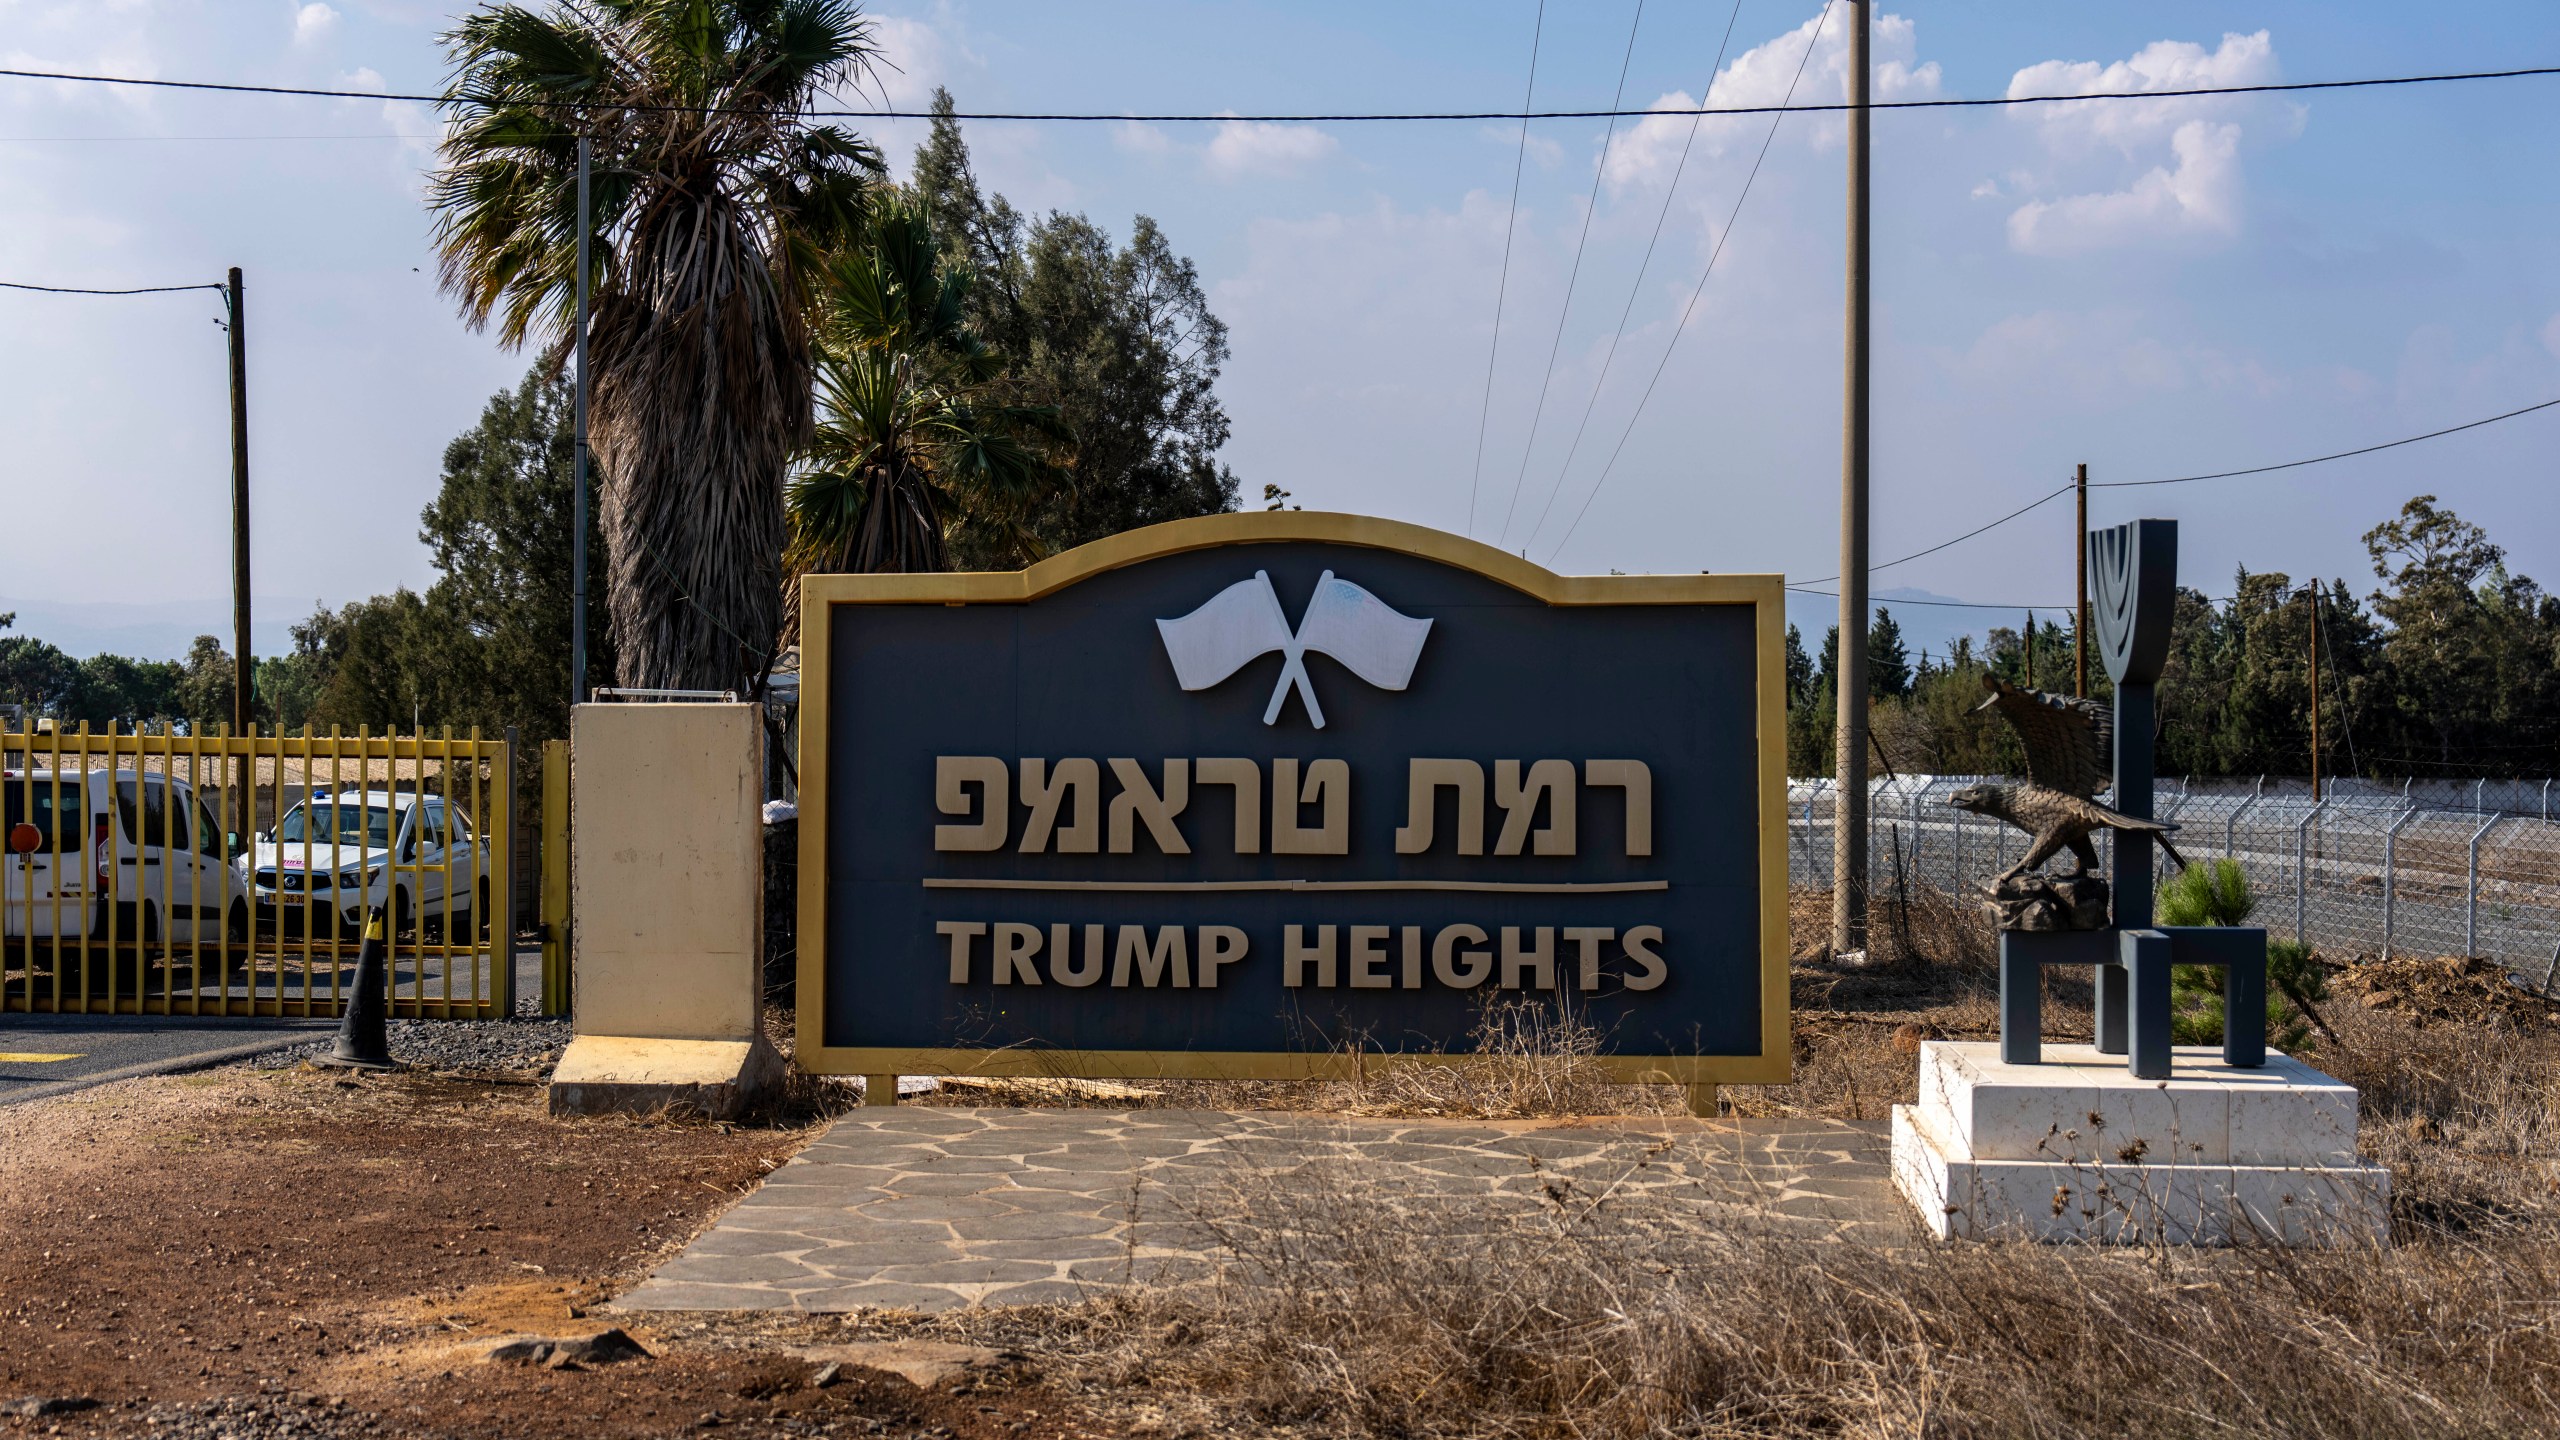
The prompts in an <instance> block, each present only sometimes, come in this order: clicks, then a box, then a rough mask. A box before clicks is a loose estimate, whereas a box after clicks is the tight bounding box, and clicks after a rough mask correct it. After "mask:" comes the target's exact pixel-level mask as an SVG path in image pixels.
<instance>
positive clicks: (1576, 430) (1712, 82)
mask: <svg viewBox="0 0 2560 1440" xmlns="http://www.w3.org/2000/svg"><path fill="white" fill-rule="evenodd" d="M1741 18H1742V0H1733V10H1732V12H1731V13H1730V14H1728V15H1726V16H1725V21H1724V38H1723V39H1722V40H1720V41H1718V42H1716V58H1715V63H1714V64H1712V65H1710V66H1708V67H1707V83H1706V84H1705V85H1703V86H1701V87H1699V91H1698V95H1699V98H1700V99H1701V100H1702V101H1703V100H1704V99H1706V98H1707V97H1708V96H1710V95H1712V94H1713V93H1714V91H1715V88H1716V76H1717V75H1718V74H1720V73H1722V72H1723V70H1724V57H1725V52H1726V51H1727V50H1728V49H1730V48H1731V47H1732V45H1733V26H1734V22H1735V21H1737V20H1740V19H1741ZM1704 123H1706V116H1705V114H1704V113H1703V112H1701V113H1700V114H1697V115H1694V116H1692V117H1690V120H1689V138H1688V139H1686V140H1683V141H1681V142H1680V159H1679V162H1678V163H1677V164H1675V165H1673V166H1672V167H1671V183H1670V184H1669V185H1666V186H1664V187H1663V191H1662V208H1661V209H1660V210H1658V211H1655V212H1654V216H1653V235H1652V236H1651V238H1649V239H1647V240H1646V241H1645V242H1644V259H1643V260H1641V261H1639V262H1637V264H1636V278H1635V281H1634V283H1633V284H1630V285H1629V286H1627V303H1626V304H1625V305H1623V306H1621V307H1620V308H1619V310H1618V326H1617V328H1616V329H1615V330H1612V331H1611V332H1609V348H1608V350H1607V351H1606V352H1605V353H1603V354H1602V355H1601V357H1600V375H1599V378H1597V379H1595V380H1593V381H1592V382H1591V396H1590V398H1589V399H1587V400H1585V401H1583V402H1582V419H1581V420H1580V421H1579V422H1578V423H1576V424H1575V425H1574V427H1573V443H1572V444H1570V445H1567V446H1566V447H1565V448H1564V463H1563V464H1562V465H1559V466H1557V467H1556V481H1555V484H1553V485H1551V486H1549V487H1547V503H1546V504H1544V505H1541V506H1539V507H1538V523H1537V524H1535V525H1532V526H1530V527H1529V539H1530V541H1531V542H1532V543H1534V542H1535V541H1536V540H1537V538H1538V536H1539V534H1540V533H1542V532H1543V531H1545V529H1546V528H1547V516H1548V515H1549V514H1550V513H1551V512H1553V511H1554V509H1555V508H1556V497H1557V496H1559V495H1562V494H1563V493H1564V478H1565V476H1567V475H1569V474H1571V473H1572V472H1573V457H1574V456H1576V455H1579V454H1581V453H1582V436H1583V432H1585V431H1587V430H1589V429H1590V428H1591V412H1592V411H1594V410H1596V409H1598V408H1599V407H1600V392H1601V391H1602V390H1603V389H1605V388H1607V386H1608V384H1609V368H1610V367H1611V366H1612V365H1615V364H1616V363H1617V360H1618V342H1620V341H1622V340H1624V339H1626V338H1627V320H1628V318H1629V317H1631V316H1633V315H1634V314H1635V313H1636V297H1637V296H1639V295H1641V294H1643V293H1644V277H1645V276H1646V274H1648V273H1649V272H1651V270H1652V269H1653V252H1654V247H1656V246H1658V245H1660V244H1661V243H1662V226H1663V222H1664V221H1666V220H1669V219H1670V218H1671V202H1672V200H1673V199H1674V198H1675V197H1676V196H1678V195H1679V193H1680V177H1682V176H1683V175H1686V174H1687V173H1689V150H1690V147H1692V146H1694V145H1696V144H1697V143H1698V127H1699V126H1701V125H1703V124H1704ZM1594 193H1597V192H1594Z"/></svg>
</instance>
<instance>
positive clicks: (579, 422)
mask: <svg viewBox="0 0 2560 1440" xmlns="http://www.w3.org/2000/svg"><path fill="white" fill-rule="evenodd" d="M594 148H595V147H594V142H593V141H591V140H589V139H588V138H587V137H586V136H584V135H581V136H579V137H578V337H577V351H578V358H577V366H578V377H577V382H576V384H575V386H574V387H573V388H574V389H575V391H576V397H577V398H576V399H574V400H573V401H571V402H570V427H569V428H570V444H569V453H570V455H571V456H572V457H573V459H574V461H575V463H574V464H573V466H572V467H571V468H572V469H573V470H575V471H576V474H575V475H574V476H573V477H572V478H571V480H570V482H569V485H570V489H569V703H570V704H572V705H583V704H585V703H586V701H587V237H588V234H589V232H590V231H591V230H592V228H593V222H592V220H591V218H590V216H589V215H588V212H587V167H588V163H589V161H590V159H591V156H592V152H593V150H594Z"/></svg>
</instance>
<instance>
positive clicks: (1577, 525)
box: [1522, 0, 1833, 564]
mask: <svg viewBox="0 0 2560 1440" xmlns="http://www.w3.org/2000/svg"><path fill="white" fill-rule="evenodd" d="M1832 4H1833V0H1823V3H1822V13H1821V14H1820V15H1817V16H1815V17H1814V21H1813V33H1812V34H1810V35H1808V36H1806V37H1805V42H1804V55H1803V56H1802V57H1801V58H1799V59H1798V60H1797V61H1796V73H1795V74H1794V75H1792V76H1790V77H1788V79H1787V95H1786V98H1787V99H1789V100H1793V99H1794V98H1795V94H1796V86H1797V85H1799V84H1801V83H1803V80H1804V72H1805V67H1806V66H1808V65H1810V64H1812V63H1813V52H1814V47H1815V46H1817V45H1819V44H1820V43H1821V42H1822V32H1823V29H1824V27H1825V26H1827V25H1828V24H1830V21H1831V10H1832ZM1777 110H1778V112H1779V113H1777V114H1774V115H1772V116H1770V118H1769V133H1768V134H1766V135H1764V136H1762V137H1760V153H1759V154H1758V155H1756V156H1754V157H1753V158H1752V161H1751V172H1750V173H1749V174H1747V175H1745V176H1743V177H1742V191H1741V193H1740V194H1738V195H1736V196H1734V197H1733V210H1732V212H1731V213H1730V214H1728V215H1726V216H1725V220H1724V229H1723V231H1722V232H1721V233H1719V234H1718V235H1717V236H1716V246H1715V248H1714V249H1713V250H1710V251H1708V252H1707V268H1706V269H1705V270H1704V271H1703V272H1701V273H1700V274H1699V276H1698V284H1697V288H1695V289H1693V290H1691V291H1690V292H1689V303H1688V304H1686V305H1684V306H1682V307H1681V308H1680V323H1679V324H1677V325H1674V326H1672V327H1671V340H1670V343H1668V344H1666V345H1664V346H1663V347H1662V359H1661V360H1660V361H1658V362H1656V363H1655V365H1654V367H1653V378H1652V379H1650V380H1647V381H1646V382H1645V383H1644V393H1643V394H1642V395H1639V396H1637V397H1636V408H1635V411H1634V413H1632V414H1630V415H1628V416H1627V428H1625V429H1624V430H1621V431H1619V432H1618V443H1617V445H1616V446H1615V447H1613V448H1612V449H1611V450H1610V451H1609V461H1608V463H1607V464H1605V465H1602V466H1601V467H1600V478H1599V479H1597V480H1594V481H1592V482H1591V490H1590V492H1589V493H1588V494H1585V495H1584V496H1583V497H1582V508H1581V509H1579V510H1576V511H1575V512H1573V523H1572V524H1570V525H1567V526H1566V527H1565V529H1564V535H1563V537H1562V538H1560V539H1558V540H1557V541H1556V548H1555V549H1553V550H1550V551H1548V552H1547V560H1548V563H1550V564H1553V563H1554V561H1555V557H1556V556H1558V555H1561V554H1563V553H1564V547H1565V546H1566V545H1567V544H1569V543H1571V542H1572V540H1573V532H1575V531H1576V530H1579V529H1581V528H1582V517H1583V516H1585V515H1588V514H1590V513H1591V502H1592V501H1594V500H1596V499H1598V498H1600V487H1602V486H1603V485H1606V484H1608V483H1609V475H1610V473H1611V472H1612V471H1614V470H1616V469H1617V468H1618V457H1619V456H1620V455H1623V454H1625V453H1626V449H1627V437H1628V436H1630V435H1633V434H1635V433H1636V421H1638V420H1640V419H1642V418H1644V407H1645V406H1646V404H1647V403H1649V402H1650V401H1651V400H1652V399H1653V391H1654V387H1655V386H1657V385H1660V384H1661V383H1662V372H1663V371H1665V370H1667V369H1669V368H1671V355H1672V352H1673V351H1675V350H1677V349H1679V348H1680V336H1681V335H1682V334H1683V333H1684V332H1686V331H1687V330H1688V328H1689V317H1690V316H1691V315H1694V314H1696V313H1697V309H1698V298H1699V297H1700V296H1702V295H1704V294H1706V293H1707V281H1709V280H1710V279H1712V278H1714V276H1715V273H1716V262H1717V261H1719V260H1721V259H1723V258H1724V247H1725V245H1726V243H1727V242H1728V241H1730V240H1732V239H1733V227H1734V222H1736V221H1738V220H1740V219H1741V218H1742V207H1743V205H1744V203H1745V202H1747V201H1749V200H1750V199H1751V186H1752V184H1753V182H1755V181H1757V180H1758V179H1759V178H1760V167H1761V166H1762V165H1763V164H1766V163H1767V162H1768V159H1769V147H1770V146H1771V145H1773V144H1775V143H1777V139H1778V126H1779V125H1780V124H1781V123H1783V122H1784V121H1785V120H1786V118H1787V117H1786V113H1785V110H1786V107H1785V106H1783V105H1781V106H1779V107H1777ZM1558 483H1559V484H1561V483H1562V481H1561V480H1559V481H1558ZM1529 538H1530V539H1531V540H1532V541H1535V540H1536V539H1537V538H1538V537H1537V536H1536V535H1535V534H1532V535H1531V536H1530V537H1529ZM1522 548H1523V549H1526V548H1527V547H1526V546H1523V547H1522Z"/></svg>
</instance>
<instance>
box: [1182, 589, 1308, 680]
mask: <svg viewBox="0 0 2560 1440" xmlns="http://www.w3.org/2000/svg"><path fill="white" fill-rule="evenodd" d="M1156 629H1158V630H1159V631H1162V632H1163V634H1164V653H1165V654H1166V655H1167V656H1168V657H1170V658H1171V659H1172V661H1173V675H1174V678H1175V679H1176V680H1178V681H1180V682H1181V683H1182V688H1183V689H1185V690H1206V689H1208V688H1209V687H1210V686H1212V685H1215V684H1217V683H1218V682H1219V681H1221V680H1224V679H1226V678H1227V677H1228V676H1230V675H1233V674H1234V673H1236V672H1237V671H1238V670H1241V669H1243V668H1244V667H1245V666H1247V665H1250V664H1252V663H1253V662H1254V661H1255V660H1258V659H1260V658H1261V657H1263V656H1265V655H1268V654H1270V653H1271V652H1272V651H1274V650H1285V649H1287V648H1289V639H1290V636H1289V618H1288V617H1287V616H1286V615H1284V614H1282V613H1281V611H1280V596H1279V594H1278V593H1277V592H1275V591H1274V590H1273V589H1272V588H1271V574H1270V572H1269V571H1267V570H1256V571H1254V572H1253V578H1252V579H1250V580H1239V581H1237V582H1236V583H1234V584H1233V585H1230V586H1228V587H1227V588H1226V589H1224V590H1221V591H1219V592H1218V593H1217V594H1215V595H1212V596H1210V597H1209V603H1208V604H1206V605H1203V606H1201V607H1200V608H1199V609H1197V610H1194V611H1192V612H1191V613H1190V614H1188V615H1185V616H1183V617H1182V618H1180V619H1178V620H1159V621H1157V622H1156Z"/></svg>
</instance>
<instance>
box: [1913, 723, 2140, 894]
mask: <svg viewBox="0 0 2560 1440" xmlns="http://www.w3.org/2000/svg"><path fill="white" fill-rule="evenodd" d="M1982 688H1983V689H1985V690H1988V691H1990V692H1991V698H1990V699H1988V700H1985V701H1983V702H1982V703H1981V704H1980V705H1977V706H1975V707H1974V711H1975V713H1976V714H1979V713H1981V712H1982V711H1984V710H1990V709H1995V708H1996V709H1998V710H1999V712H2000V718H2002V719H2004V720H2006V721H2008V722H2009V728H2010V729H2012V730H2015V731H2016V732H2017V733H2018V743H2019V745H2020V746H2021V747H2022V748H2024V749H2025V751H2026V752H2027V780H2026V783H2025V784H2023V785H1968V786H1966V787H1964V788H1963V789H1962V790H1959V791H1957V792H1956V793H1955V794H1954V795H1952V796H1950V797H1948V800H1947V803H1948V804H1950V805H1953V806H1954V807H1956V808H1957V809H1959V810H1969V811H1971V812H1973V813H1974V814H1976V815H1990V816H1995V817H1997V818H1999V819H2002V820H2006V821H2008V822H2009V823H2010V824H2012V825H2015V826H2017V827H2018V828H2019V829H2021V830H2024V831H2026V832H2027V833H2028V834H2030V835H2032V836H2034V837H2035V843H2034V844H2032V845H2029V846H2028V847H2027V853H2026V855H2025V856H2024V857H2023V858H2021V859H2020V860H2019V861H2018V863H2017V864H2015V865H2012V866H2010V867H2009V869H2008V870H2006V871H2004V872H2003V873H2002V874H2001V875H2000V877H1999V879H1998V880H1996V881H1994V882H1993V885H1994V888H1997V886H1998V885H1999V884H2001V883H2003V882H2006V881H2009V880H2013V879H2015V878H2017V877H2018V876H2020V875H2024V874H2026V873H2027V872H2029V871H2031V870H2033V869H2035V868H2036V867H2037V866H2039V865H2042V864H2043V863H2044V862H2045V861H2046V860H2048V859H2051V858H2052V857H2053V856H2054V855H2056V854H2058V853H2060V852H2062V851H2064V850H2069V851H2070V852H2071V856H2072V859H2073V860H2075V861H2076V862H2078V868H2077V869H2076V870H2075V871H2073V873H2074V874H2078V875H2086V874H2088V873H2089V872H2090V871H2092V870H2095V869H2096V868H2097V866H2098V849H2097V847H2096V846H2094V845H2092V844H2090V843H2089V832H2091V831H2093V830H2129V831H2134V832H2137V833H2139V834H2145V835H2149V836H2150V837H2152V838H2153V839H2155V840H2157V841H2159V842H2160V848H2161V849H2163V850H2166V851H2168V852H2169V858H2170V859H2172V860H2175V861H2177V862H2178V868H2179V869H2181V870H2183V869H2185V868H2186V865H2187V861H2186V857H2185V856H2183V855H2180V854H2179V853H2178V852H2177V849H2176V848H2175V847H2174V846H2172V845H2171V844H2170V843H2169V831H2170V830H2171V829H2173V828H2175V827H2172V826H2168V825H2163V824H2161V823H2160V822H2158V821H2156V820H2137V819H2135V818H2133V817H2132V816H2130V815H2125V814H2120V813H2118V812H2117V811H2115V810H2112V809H2109V808H2108V807H2107V806H2104V805H2101V804H2099V803H2098V801H2097V798H2096V797H2097V794H2098V792H2099V791H2101V790H2104V789H2106V788H2107V787H2108V786H2109V785H2110V784H2112V783H2114V779H2115V776H2114V773H2113V761H2114V750H2115V723H2114V719H2113V717H2112V716H2110V715H2109V714H2108V713H2107V709H2106V707H2105V706H2102V705H2100V704H2099V703H2098V702H2096V701H2094V700H2077V699H2073V698H2071V697H2069V696H2066V695H2053V694H2048V693H2046V692H2045V691H2042V690H2022V689H2020V688H2018V687H2017V686H2015V685H2012V684H2010V683H2009V682H2008V681H2006V680H2003V679H2001V678H2000V677H1998V676H1996V675H1985V676H1983V677H1982Z"/></svg>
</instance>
